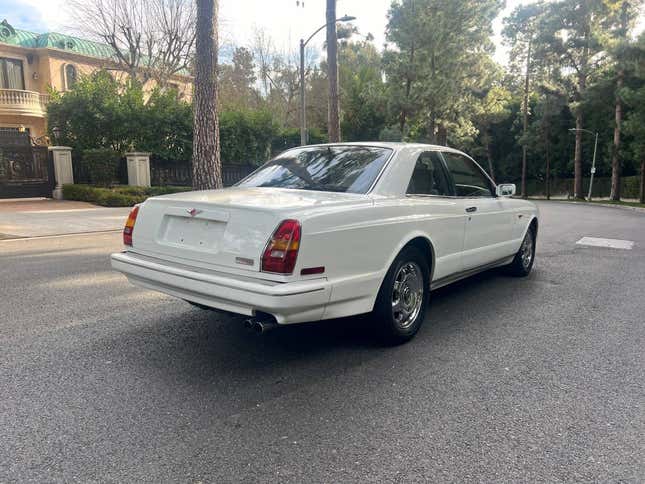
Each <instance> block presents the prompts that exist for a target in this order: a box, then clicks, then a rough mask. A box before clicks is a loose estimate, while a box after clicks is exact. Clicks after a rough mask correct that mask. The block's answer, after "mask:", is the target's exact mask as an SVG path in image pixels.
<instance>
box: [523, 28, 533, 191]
mask: <svg viewBox="0 0 645 484" xmlns="http://www.w3.org/2000/svg"><path fill="white" fill-rule="evenodd" d="M531 47H532V42H531V40H529V45H528V50H527V53H526V74H525V76H524V112H523V130H522V132H523V136H522V137H523V138H524V140H523V142H522V198H526V197H527V193H526V163H527V160H526V158H527V146H526V134H527V132H528V130H529V87H530V80H531Z"/></svg>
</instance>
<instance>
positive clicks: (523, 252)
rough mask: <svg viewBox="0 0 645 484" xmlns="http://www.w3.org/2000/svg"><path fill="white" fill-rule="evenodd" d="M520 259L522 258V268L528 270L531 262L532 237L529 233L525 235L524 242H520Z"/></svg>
mask: <svg viewBox="0 0 645 484" xmlns="http://www.w3.org/2000/svg"><path fill="white" fill-rule="evenodd" d="M520 257H521V258H522V266H523V267H524V269H525V270H528V269H529V267H531V262H532V261H533V237H532V236H531V232H530V231H529V233H527V234H526V237H525V238H524V242H522V247H521V248H520Z"/></svg>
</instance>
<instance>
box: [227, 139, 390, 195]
mask: <svg viewBox="0 0 645 484" xmlns="http://www.w3.org/2000/svg"><path fill="white" fill-rule="evenodd" d="M391 153H392V150H390V149H388V148H376V147H373V146H313V147H308V148H298V149H293V150H289V151H286V152H284V153H283V154H281V155H280V156H278V157H277V158H275V159H273V160H272V161H269V162H268V163H267V164H265V165H264V166H262V167H261V168H260V169H258V170H257V171H255V172H254V173H252V174H251V175H249V176H248V177H247V178H246V179H245V180H242V181H241V182H240V183H238V184H237V186H240V187H279V188H297V189H300V190H320V191H327V192H347V193H367V191H368V190H369V189H370V187H371V186H372V184H373V183H374V180H376V177H377V176H378V174H379V173H380V172H381V168H383V165H384V164H385V162H386V161H387V159H388V158H389V156H390V154H391Z"/></svg>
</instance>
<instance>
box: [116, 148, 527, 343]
mask: <svg viewBox="0 0 645 484" xmlns="http://www.w3.org/2000/svg"><path fill="white" fill-rule="evenodd" d="M514 194H515V185H511V184H507V185H498V186H495V184H494V183H493V181H492V180H491V179H490V178H489V177H488V175H487V174H486V173H485V172H484V171H483V170H482V169H481V167H480V166H479V165H478V164H477V163H476V162H475V161H473V159H472V158H470V157H468V156H466V155H465V154H464V153H461V152H460V151H457V150H454V149H451V148H446V147H441V146H430V145H422V144H406V143H342V144H327V145H316V146H305V147H300V148H294V149H291V150H288V151H286V152H284V153H282V154H281V155H279V156H278V157H277V158H275V159H273V160H271V161H269V162H268V163H266V164H265V165H263V166H262V167H260V168H258V169H257V170H256V171H255V172H253V173H252V174H251V175H249V176H248V177H246V178H245V179H244V180H242V181H241V182H239V183H237V185H235V186H233V187H230V188H225V189H222V190H210V191H197V192H187V193H179V194H173V195H165V196H160V197H153V198H149V199H148V200H146V201H145V202H144V203H142V204H141V205H138V206H135V207H134V208H133V209H132V212H131V213H130V216H129V218H128V220H127V222H126V226H125V229H124V231H123V242H124V244H125V246H126V250H125V251H123V252H120V253H116V254H112V257H111V259H112V267H113V268H114V269H116V270H117V271H120V272H122V273H124V274H125V275H126V276H127V277H128V279H129V280H130V281H131V282H132V283H134V284H136V285H139V286H142V287H145V288H149V289H153V290H156V291H161V292H163V293H166V294H170V295H172V296H176V297H178V298H181V299H184V300H186V301H188V302H191V303H193V304H195V305H197V306H199V307H203V308H215V309H220V310H224V311H229V312H233V313H238V314H243V315H247V316H249V319H248V320H247V322H246V324H247V326H249V327H252V328H254V329H256V330H257V331H264V330H266V329H269V328H272V327H276V326H279V325H286V324H294V323H301V322H305V321H318V320H323V319H331V318H339V317H343V316H350V315H356V314H364V313H372V315H373V317H372V320H373V323H374V328H375V330H377V331H378V332H379V334H380V335H381V336H383V337H384V338H385V339H386V340H387V341H388V342H391V343H400V342H404V341H407V340H409V339H410V338H412V337H413V336H414V335H415V334H416V332H417V331H418V330H419V327H420V326H421V324H422V323H423V321H424V318H425V313H426V307H427V305H428V299H429V294H430V291H431V290H432V289H436V288H438V287H441V286H444V285H446V284H449V283H451V282H454V281H457V280H459V279H462V278H464V277H467V276H470V275H472V274H475V273H477V272H480V271H483V270H486V269H491V268H494V267H501V266H506V268H507V269H508V272H510V273H511V274H513V275H516V276H526V275H528V274H529V272H530V271H531V268H532V266H533V261H534V257H535V242H536V237H537V232H538V211H537V209H536V207H535V205H534V204H533V203H530V202H527V201H524V200H518V199H514V198H511V196H512V195H514Z"/></svg>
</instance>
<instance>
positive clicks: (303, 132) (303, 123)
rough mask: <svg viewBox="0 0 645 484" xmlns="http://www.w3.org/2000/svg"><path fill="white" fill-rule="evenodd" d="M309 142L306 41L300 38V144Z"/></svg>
mask: <svg viewBox="0 0 645 484" xmlns="http://www.w3.org/2000/svg"><path fill="white" fill-rule="evenodd" d="M306 144H307V109H306V104H305V41H304V39H300V146H304V145H306Z"/></svg>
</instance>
